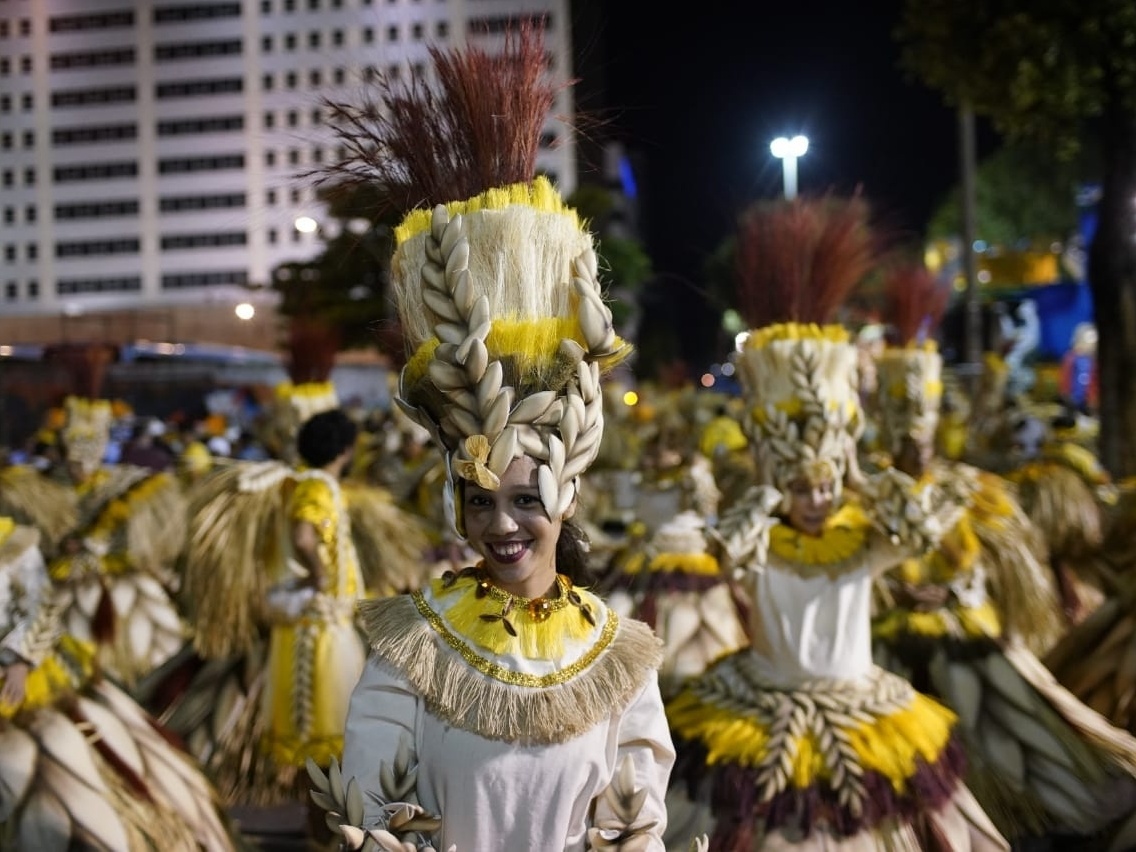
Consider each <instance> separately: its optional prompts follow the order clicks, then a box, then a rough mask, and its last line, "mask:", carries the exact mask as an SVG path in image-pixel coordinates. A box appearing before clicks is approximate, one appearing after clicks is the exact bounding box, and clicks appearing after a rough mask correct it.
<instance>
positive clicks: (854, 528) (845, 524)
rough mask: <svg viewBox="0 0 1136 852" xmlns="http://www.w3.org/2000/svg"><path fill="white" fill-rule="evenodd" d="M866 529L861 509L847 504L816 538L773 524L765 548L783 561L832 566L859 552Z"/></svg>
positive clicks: (853, 504)
mask: <svg viewBox="0 0 1136 852" xmlns="http://www.w3.org/2000/svg"><path fill="white" fill-rule="evenodd" d="M870 527H871V521H870V520H869V519H868V516H867V515H866V514H865V513H864V510H863V509H862V508H860V506H859V505H857V504H855V503H848V504H846V505H844V506H842V507H841V508H840V509H839V510H838V511H837V512H835V513H834V514H833V515H832V517H830V518H829V519H828V522H827V523H826V524H825V527H824V531H823V532H822V533H821V534H820V535H806V534H805V533H802V532H798V531H797V530H795V529H793V527H791V526H789V524H787V523H784V522H782V523H780V524H777V525H776V526H775V527H773V529H771V530H770V531H769V549H770V550H771V551H772V552H773V553H774V554H775V555H776V556H779V557H781V558H782V559H784V560H786V561H787V562H797V563H801V564H805V565H833V564H835V563H837V562H843V561H844V560H845V559H850V558H851V557H852V556H855V555H856V554H857V553H858V552H859V551H860V550H862V549H863V547H864V544H865V542H866V541H867V537H868V530H869V529H870Z"/></svg>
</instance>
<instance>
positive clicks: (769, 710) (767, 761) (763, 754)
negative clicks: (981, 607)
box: [667, 501, 1007, 852]
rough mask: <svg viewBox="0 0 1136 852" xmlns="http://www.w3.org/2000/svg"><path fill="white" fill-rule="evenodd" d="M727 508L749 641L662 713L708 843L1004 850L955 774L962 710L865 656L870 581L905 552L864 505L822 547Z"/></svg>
mask: <svg viewBox="0 0 1136 852" xmlns="http://www.w3.org/2000/svg"><path fill="white" fill-rule="evenodd" d="M743 502H745V501H743ZM731 514H732V517H730V516H727V518H726V519H725V520H724V526H723V531H724V532H725V534H726V541H727V544H728V545H729V546H730V547H731V556H732V557H733V558H734V559H735V560H736V564H738V565H739V566H741V567H744V568H745V569H746V574H745V576H746V579H745V581H744V582H745V583H746V584H747V586H748V591H749V592H750V595H751V599H752V606H753V609H752V615H751V623H750V633H751V642H752V645H751V647H750V648H747V649H744V650H741V651H738V652H737V653H734V654H732V655H730V656H728V657H725V658H724V659H722V660H720V661H719V662H717V663H715V664H714V665H712V666H711V667H710V668H709V669H708V670H707V671H706V673H705V674H703V675H702V676H701V677H698V678H695V679H694V680H692V681H690V682H688V684H687V685H686V687H685V688H684V690H683V691H682V692H681V693H680V694H679V695H678V696H677V697H676V698H675V699H674V700H672V701H671V702H669V703H668V705H667V711H668V716H669V718H670V721H671V728H672V731H673V732H674V734H675V739H676V744H677V746H678V752H679V762H678V765H677V766H676V772H675V777H676V779H677V778H678V777H682V778H684V779H685V780H686V781H687V782H688V784H689V785H690V786H689V788H688V793H692V794H693V795H692V798H693V799H694V800H695V801H702V802H704V803H708V804H709V813H710V821H711V825H710V826H708V828H710V829H711V830H712V836H711V838H710V848H711V849H715V850H722V852H743V850H744V852H751V850H754V849H783V848H799V849H870V850H874V849H895V848H902V849H935V848H941V849H952V850H969V849H1005V848H1007V847H1006V844H1005V841H1004V840H1003V839H1002V837H1001V836H1000V835H999V833H998V832H997V830H996V829H995V828H994V826H993V825H992V824H991V823H990V820H989V819H988V818H987V817H986V815H985V814H984V813H983V812H982V810H981V808H979V807H978V805H977V804H976V803H975V802H974V799H973V797H972V796H971V795H970V793H969V792H968V791H967V789H966V788H965V787H964V786H963V785H962V782H961V780H960V775H961V772H962V770H963V765H964V764H963V755H962V752H961V746H960V743H959V742H958V740H957V737H956V736H955V734H954V726H955V722H956V718H955V716H954V714H953V713H951V711H949V710H947V709H946V708H945V707H943V706H942V705H940V704H938V703H937V702H935V701H933V700H931V699H929V698H927V697H926V696H924V695H922V694H920V693H918V692H916V691H915V689H913V688H912V686H911V685H910V684H909V683H908V682H907V681H905V680H903V679H902V678H899V677H897V676H895V675H892V674H890V673H888V672H885V671H884V670H883V669H881V668H879V667H878V666H876V665H875V664H874V663H873V661H872V648H871V627H870V626H871V601H872V583H873V576H874V575H876V574H878V573H879V572H880V571H882V570H886V568H888V567H889V566H890V565H893V564H895V562H896V560H897V558H898V555H899V554H898V553H897V549H896V548H895V547H893V546H891V545H890V544H889V543H888V541H887V540H886V539H884V538H883V537H882V536H878V535H877V534H875V532H874V530H873V529H872V527H871V525H870V522H869V520H868V518H867V517H866V516H865V515H864V513H863V512H862V511H861V510H860V509H859V508H858V507H857V506H856V505H848V506H846V507H845V508H844V509H842V510H841V511H839V512H837V513H836V514H834V515H833V516H832V517H831V518H830V519H829V522H828V526H827V527H826V529H825V531H824V534H823V535H820V536H816V537H812V536H804V535H801V534H798V533H796V532H795V531H794V530H793V529H792V528H791V527H788V526H787V525H784V524H781V523H780V522H779V521H777V520H776V519H774V518H771V517H769V516H768V515H765V516H763V515H762V512H761V509H760V507H759V506H757V505H752V504H751V505H750V506H749V508H748V509H746V508H745V507H741V508H740V510H738V511H735V512H732V513H731ZM731 526H732V527H733V528H732V529H731ZM677 792H682V791H681V788H678V790H677ZM676 798H677V796H676ZM675 805H676V808H677V806H678V802H677V801H676V803H675Z"/></svg>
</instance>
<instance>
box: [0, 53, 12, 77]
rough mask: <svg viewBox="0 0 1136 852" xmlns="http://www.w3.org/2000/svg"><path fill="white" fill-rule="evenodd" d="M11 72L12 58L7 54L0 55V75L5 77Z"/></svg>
mask: <svg viewBox="0 0 1136 852" xmlns="http://www.w3.org/2000/svg"><path fill="white" fill-rule="evenodd" d="M11 73H12V60H10V59H9V58H8V57H7V56H0V77H7V76H8V75H9V74H11Z"/></svg>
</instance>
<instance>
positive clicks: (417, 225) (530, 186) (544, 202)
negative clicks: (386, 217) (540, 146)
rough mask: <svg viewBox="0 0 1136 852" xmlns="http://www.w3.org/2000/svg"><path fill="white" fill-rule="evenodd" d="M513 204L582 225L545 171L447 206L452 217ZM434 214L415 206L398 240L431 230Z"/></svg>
mask: <svg viewBox="0 0 1136 852" xmlns="http://www.w3.org/2000/svg"><path fill="white" fill-rule="evenodd" d="M514 204H522V205H525V206H526V207H532V208H533V209H535V210H539V211H541V212H542V213H563V214H565V215H568V216H571V217H572V218H573V219H574V220H575V223H576V227H577V229H582V228H583V223H582V222H581V221H580V217H579V214H578V213H577V212H576V211H575V210H574V209H573V208H571V207H569V206H568V205H567V204H565V203H564V200H563V199H562V198H561V197H560V193H559V192H557V191H556V187H554V186H553V185H552V182H551V181H549V180H548V178H546V177H544V176H543V175H542V176H539V177H537V178H536V179H535V180H533V181H532V183H515V184H512V185H510V186H502V187H494V188H493V189H489V190H486V191H485V192H483V193H481V194H480V195H475V196H474V197H473V198H469V199H467V200H465V201H453V202H450V203H449V204H447V205H445V207H446V211H447V212H448V213H449V214H450V217H451V218H452V217H453V216H454V215H455V214H460V215H462V216H466V215H469V214H470V213H475V212H477V211H479V210H503V209H504V208H506V207H510V206H512V205H514ZM433 215H434V211H433V210H414V211H412V212H411V213H410V214H408V215H407V216H406V218H405V219H403V220H402V223H401V224H400V225H399V226H398V227H397V228H395V232H394V234H395V244H396V245H402V244H403V243H404V242H406V240H409V239H410V238H411V237H413V236H415V235H416V234H420V233H422V232H423V231H428V230H429V229H430V221H431V219H432V218H433Z"/></svg>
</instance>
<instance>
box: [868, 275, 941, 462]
mask: <svg viewBox="0 0 1136 852" xmlns="http://www.w3.org/2000/svg"><path fill="white" fill-rule="evenodd" d="M885 292H886V296H887V309H888V320H889V325H890V326H891V329H892V332H893V335H894V339H893V342H892V345H889V346H888V347H887V348H885V349H884V351H883V352H882V353H881V354H880V356H879V359H878V361H877V369H878V371H879V385H878V388H877V390H878V395H879V397H878V398H879V410H880V427H881V430H882V433H883V439H884V445H885V446H886V447H887V449H888V450H889V451H891V452H892V453H895V452H897V451H898V450H899V445H900V442H901V441H902V440H903V439H904V438H908V437H909V438H914V439H915V440H916V441H917V442H919V443H920V444H926V443H928V442H931V441H933V440H934V438H935V432H936V430H937V429H938V425H939V410H940V407H941V405H942V400H943V358H942V356H941V355H940V354H939V349H938V345H937V344H936V342H935V339H934V334H935V332H936V331H937V329H938V326H939V322H940V321H941V320H942V317H943V312H944V310H945V309H946V305H947V297H948V294H949V290H948V288H947V287H945V286H944V285H943V283H942V282H940V281H939V280H938V279H937V278H936V277H935V275H934V274H933V273H932V272H931V271H930V270H928V269H927V268H926V267H924V266H922V265H921V264H920V265H903V266H898V267H896V268H894V269H892V270H891V271H890V272H889V273H888V277H887V281H886V284H885Z"/></svg>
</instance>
